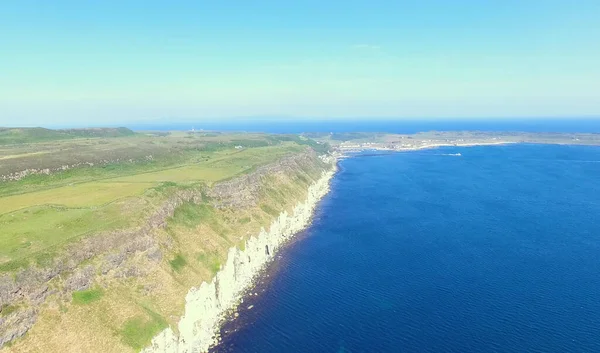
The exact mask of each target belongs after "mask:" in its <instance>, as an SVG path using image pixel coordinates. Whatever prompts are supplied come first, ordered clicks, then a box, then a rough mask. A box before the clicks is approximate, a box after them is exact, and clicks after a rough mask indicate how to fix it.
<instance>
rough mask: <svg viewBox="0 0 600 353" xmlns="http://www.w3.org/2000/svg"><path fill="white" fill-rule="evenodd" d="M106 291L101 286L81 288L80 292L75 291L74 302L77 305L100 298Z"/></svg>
mask: <svg viewBox="0 0 600 353" xmlns="http://www.w3.org/2000/svg"><path fill="white" fill-rule="evenodd" d="M103 295H104V292H103V291H102V289H100V288H95V289H88V290H81V291H78V292H73V303H75V304H77V305H85V304H89V303H92V302H95V301H97V300H100V298H102V296H103Z"/></svg>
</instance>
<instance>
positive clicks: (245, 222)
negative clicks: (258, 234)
mask: <svg viewBox="0 0 600 353" xmlns="http://www.w3.org/2000/svg"><path fill="white" fill-rule="evenodd" d="M250 221H251V219H250V217H244V218H240V224H248V223H250Z"/></svg>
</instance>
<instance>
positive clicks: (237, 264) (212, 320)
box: [142, 170, 334, 353]
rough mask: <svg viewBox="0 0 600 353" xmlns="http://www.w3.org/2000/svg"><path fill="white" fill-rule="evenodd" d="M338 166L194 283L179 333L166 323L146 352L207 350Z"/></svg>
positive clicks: (326, 187)
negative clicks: (290, 208) (216, 268)
mask: <svg viewBox="0 0 600 353" xmlns="http://www.w3.org/2000/svg"><path fill="white" fill-rule="evenodd" d="M333 173H334V171H333V170H331V171H327V172H323V175H322V176H321V178H320V179H319V180H317V181H316V182H315V183H314V184H312V185H311V186H310V187H309V189H308V196H307V198H306V200H305V201H304V202H299V203H298V204H297V205H296V207H295V208H294V211H293V212H292V214H291V215H289V214H288V213H287V212H285V211H284V212H282V213H281V214H280V215H279V217H278V218H277V219H276V220H275V221H274V222H273V223H272V224H271V226H270V228H269V231H268V232H267V231H265V229H264V228H263V229H261V231H260V233H259V234H257V235H256V236H253V237H251V238H250V239H249V240H247V241H246V245H245V249H244V250H240V249H238V248H236V247H232V248H230V249H229V253H228V256H227V262H226V264H225V266H223V268H222V269H221V270H220V271H219V272H218V273H217V275H216V276H215V277H214V278H213V280H212V281H211V282H210V283H207V282H204V283H202V285H200V287H196V288H192V289H191V290H190V291H189V292H188V294H187V296H186V305H185V314H184V316H183V317H182V318H181V320H180V321H179V325H178V329H179V335H177V334H175V332H174V331H173V330H172V329H171V328H168V329H166V330H164V331H163V332H161V333H160V334H159V335H158V336H156V337H155V338H154V339H153V340H152V345H151V346H150V347H148V348H146V349H144V350H143V351H142V352H143V353H187V352H205V351H207V350H208V348H209V347H210V346H211V345H212V344H214V343H215V334H216V333H217V331H218V329H219V324H220V322H221V320H222V319H223V316H224V314H225V313H226V312H227V311H228V310H230V309H233V308H235V306H236V305H237V300H238V299H239V297H240V296H241V294H242V293H243V291H244V290H245V289H247V288H248V287H249V286H250V285H251V284H252V279H253V278H254V277H255V276H256V275H257V274H258V273H259V271H260V270H261V269H262V268H263V266H264V265H265V264H266V263H268V262H269V261H270V260H271V259H272V258H273V256H274V254H275V253H276V252H277V250H278V249H279V247H280V246H281V245H282V244H283V243H284V242H285V241H286V240H288V239H289V238H290V237H291V236H293V235H294V234H295V233H297V232H298V231H300V230H302V229H303V228H304V227H306V226H307V225H308V223H309V221H310V218H311V216H312V212H313V210H314V208H315V206H316V205H317V203H318V201H319V200H320V199H321V198H322V197H323V196H324V195H325V194H326V193H327V192H328V191H329V180H330V179H331V177H332V176H333Z"/></svg>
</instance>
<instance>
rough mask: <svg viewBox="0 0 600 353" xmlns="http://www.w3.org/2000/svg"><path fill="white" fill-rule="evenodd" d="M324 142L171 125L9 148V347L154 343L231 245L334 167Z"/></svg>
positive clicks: (0, 247)
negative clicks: (164, 131)
mask: <svg viewBox="0 0 600 353" xmlns="http://www.w3.org/2000/svg"><path fill="white" fill-rule="evenodd" d="M313 147H314V148H315V149H321V150H323V149H326V148H327V147H326V145H323V144H316V143H315V142H314V141H312V140H308V139H299V138H297V137H293V136H282V135H264V134H188V133H173V134H169V135H167V136H157V135H154V134H140V135H135V136H128V137H116V138H91V139H74V140H63V141H49V142H38V143H36V144H33V145H11V146H6V147H5V148H0V160H1V161H2V162H3V163H2V173H3V174H2V173H0V176H2V177H5V178H6V179H5V181H3V182H0V227H1V228H2V233H1V234H0V308H1V309H0V347H3V350H6V351H7V352H51V351H82V352H83V351H86V352H92V351H102V352H123V351H125V352H127V351H130V352H135V351H139V350H140V349H142V348H143V347H146V346H147V345H148V344H149V343H150V340H151V339H152V337H153V336H154V335H156V334H157V333H158V332H160V331H161V330H162V329H164V328H166V327H168V326H171V327H176V323H177V322H178V320H179V318H180V317H181V315H182V314H183V307H184V303H185V295H186V293H187V291H188V290H189V289H190V288H191V287H193V286H197V285H199V284H200V283H202V282H203V281H210V279H211V278H212V276H213V275H214V274H215V272H216V271H218V270H219V268H221V266H222V265H223V263H224V261H225V259H226V258H227V251H228V249H229V248H230V247H232V246H238V247H242V248H243V247H244V246H245V245H244V244H245V241H246V240H247V239H248V238H249V237H250V236H251V235H253V234H257V233H258V232H259V230H260V229H261V228H262V227H268V226H269V225H270V224H271V222H272V221H273V220H274V219H275V218H276V217H277V216H278V215H279V213H280V212H281V211H284V210H287V211H291V209H292V208H293V207H294V206H295V205H296V203H297V202H298V201H300V200H303V199H304V198H305V197H306V192H307V189H308V186H309V185H310V184H311V183H313V182H314V181H315V180H317V179H318V178H319V177H320V175H321V173H322V172H323V171H324V170H327V169H328V168H330V165H328V164H327V163H325V162H323V161H322V160H321V159H320V158H318V153H317V152H316V151H315V149H313ZM321 152H323V151H321ZM65 161H70V163H68V164H64V163H65ZM42 163H45V164H43V167H44V168H43V169H39V168H38V169H35V168H34V167H35V166H36V165H39V164H42ZM25 171H27V172H25ZM99 347H101V349H100V348H99Z"/></svg>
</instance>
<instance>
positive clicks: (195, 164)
mask: <svg viewBox="0 0 600 353" xmlns="http://www.w3.org/2000/svg"><path fill="white" fill-rule="evenodd" d="M25 130H26V129H25ZM52 131H54V130H50V132H48V131H45V130H35V131H29V132H26V133H24V132H23V131H20V130H18V134H17V135H19V136H28V135H33V136H34V137H36V136H37V137H39V138H37V137H36V138H34V140H35V141H37V142H38V143H37V144H35V143H33V144H31V145H30V146H25V147H23V146H21V145H14V146H12V147H14V148H12V149H4V150H2V152H3V154H2V153H0V158H2V159H0V164H1V165H3V167H4V168H5V169H6V170H11V169H10V168H13V169H14V168H17V167H18V166H19V165H20V164H19V163H22V161H23V160H29V159H31V158H33V159H39V158H43V159H44V160H45V161H46V162H47V161H48V160H50V161H52V160H55V161H56V162H57V163H62V161H63V160H64V158H65V153H66V154H67V155H68V154H71V153H74V152H73V150H77V148H76V147H77V146H80V147H81V150H82V151H80V154H79V155H78V156H79V157H82V156H89V157H90V158H92V160H97V159H98V155H100V156H104V157H105V158H109V155H110V154H116V155H118V157H119V159H120V160H122V162H115V163H109V164H107V165H100V166H96V165H94V166H89V165H84V166H82V167H77V168H72V169H68V170H65V171H60V172H55V173H51V174H50V175H45V174H41V175H39V174H38V175H30V176H27V177H25V178H23V179H21V180H18V181H9V182H0V229H1V230H2V231H1V232H0V271H2V270H12V269H15V268H18V267H22V266H26V265H27V264H28V263H34V262H35V261H33V262H32V261H31V259H32V258H33V259H36V258H38V257H42V258H43V257H45V256H47V255H48V254H49V253H50V254H51V253H52V252H54V251H57V250H59V249H60V247H61V246H62V245H63V244H65V243H67V242H69V241H71V240H74V239H77V238H78V237H81V236H84V235H88V234H96V233H98V232H101V231H106V230H113V229H119V228H127V227H130V226H134V225H135V224H137V223H139V222H141V221H143V219H141V218H143V215H144V214H148V212H149V210H148V209H147V208H148V207H150V206H148V205H151V204H156V203H157V202H159V200H160V198H161V197H166V194H165V195H163V194H162V193H164V192H167V193H168V192H169V191H171V192H172V191H173V190H176V189H177V188H179V187H186V186H189V185H194V184H199V183H200V184H207V185H210V184H212V183H214V182H218V181H220V180H226V179H229V178H232V177H235V176H236V175H240V174H243V173H247V172H250V171H252V170H254V169H255V168H256V167H258V166H260V165H264V164H267V163H269V162H272V161H274V160H277V159H279V158H281V157H283V156H285V155H288V154H292V153H297V152H300V151H302V150H303V149H305V148H306V146H304V145H303V144H298V143H297V142H296V141H291V140H290V138H287V137H284V138H281V140H278V139H275V138H273V137H272V136H268V135H257V134H252V135H244V134H233V135H223V134H211V135H210V136H207V137H203V136H196V135H190V134H187V133H183V132H179V133H176V134H173V135H172V136H171V135H169V136H166V137H165V136H158V137H156V136H146V135H143V136H141V137H140V134H138V135H135V136H131V137H116V138H114V139H93V138H92V139H85V140H81V139H79V140H73V138H75V137H80V136H78V135H76V134H75V133H73V132H71V133H67V132H63V131H59V132H58V133H56V134H55V133H53V132H52ZM113 132H114V133H116V134H117V135H118V133H119V131H116V132H115V131H112V130H111V133H113ZM3 133H4V135H2V136H4V138H5V140H4V141H8V140H7V139H6V136H9V135H10V134H15V133H14V131H13V132H11V133H8V132H6V131H4V132H3ZM78 133H79V134H80V135H81V133H80V132H78ZM123 133H125V132H123ZM65 136H66V137H65ZM74 136H75V137H74ZM62 137H64V138H65V140H64V141H52V142H51V146H52V147H51V148H49V149H47V150H41V149H43V148H42V147H43V146H47V145H46V141H47V140H48V139H55V140H56V139H59V138H62ZM190 140H193V142H190ZM11 141H13V140H11ZM103 141H104V142H106V141H108V143H104V142H103ZM157 145H160V146H162V147H161V148H163V149H164V150H160V149H158V150H157V149H155V146H157ZM61 146H62V147H61ZM127 146H135V148H137V149H135V148H133V147H132V148H133V149H132V151H133V152H132V153H133V154H132V156H133V155H135V156H137V155H147V154H152V155H153V158H151V159H148V158H146V159H143V160H141V161H138V162H131V161H130V160H129V159H127V158H126V157H127V155H123V154H122V153H124V151H126V149H125V147H127ZM140 146H141V147H140ZM144 146H149V147H148V150H146V151H142V152H140V151H139V149H144V148H146V147H144ZM235 146H243V148H241V149H240V148H235ZM157 151H159V153H157ZM84 152H85V153H84ZM67 157H68V156H67ZM79 157H78V158H79ZM11 163H13V165H7V164H11ZM157 195H158V197H159V199H158V200H155V198H156V197H157ZM161 195H162V196H161ZM140 200H150V201H148V202H145V203H144V202H141V203H140ZM139 204H145V205H146V208H144V207H141V208H140V206H139ZM184 211H185V207H184V208H182V209H181V210H178V213H176V215H175V217H174V218H173V219H172V223H173V225H175V226H176V225H178V224H180V223H181V224H182V225H184V224H185V222H190V220H189V219H187V218H189V217H187V218H186V216H185V215H183V213H184ZM193 211H194V212H196V211H198V210H193ZM200 211H202V210H200ZM202 212H204V211H202ZM182 215H183V216H182ZM188 216H189V215H188ZM193 216H198V215H197V214H195V213H194V215H193ZM212 226H214V227H217V228H218V227H219V225H218V224H212ZM36 261H37V260H36ZM176 264H177V263H176ZM175 267H177V266H175Z"/></svg>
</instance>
